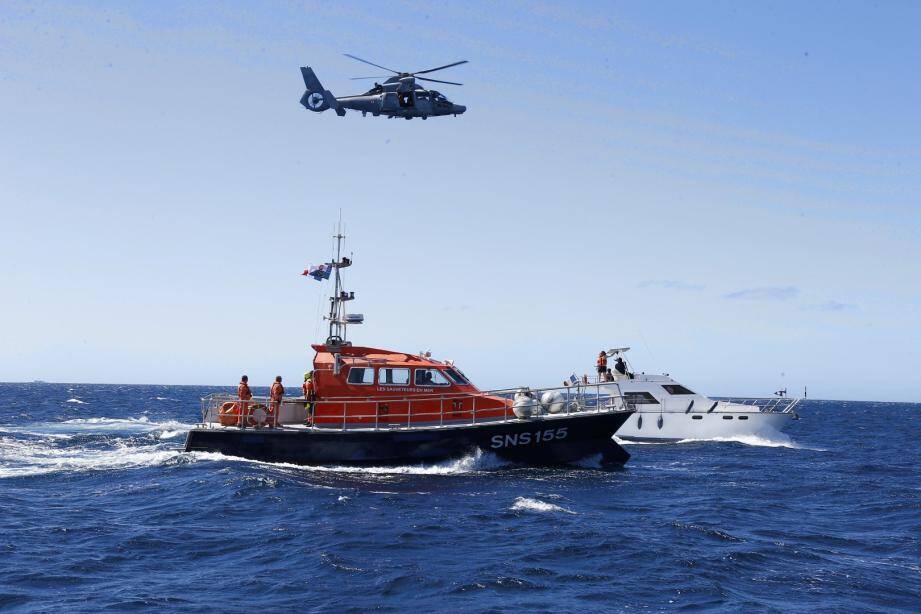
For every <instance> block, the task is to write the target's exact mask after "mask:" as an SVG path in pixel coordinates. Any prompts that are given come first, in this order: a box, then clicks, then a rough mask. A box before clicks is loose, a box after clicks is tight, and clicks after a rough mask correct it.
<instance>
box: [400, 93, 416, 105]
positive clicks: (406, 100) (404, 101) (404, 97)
mask: <svg viewBox="0 0 921 614" xmlns="http://www.w3.org/2000/svg"><path fill="white" fill-rule="evenodd" d="M398 99H399V101H400V106H401V107H404V108H405V107H411V106H413V104H414V103H413V92H400V95H399V98H398Z"/></svg>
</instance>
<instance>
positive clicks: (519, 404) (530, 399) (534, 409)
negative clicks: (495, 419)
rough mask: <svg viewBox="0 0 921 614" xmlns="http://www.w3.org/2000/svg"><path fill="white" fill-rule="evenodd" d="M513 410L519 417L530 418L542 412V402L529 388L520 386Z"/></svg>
mask: <svg viewBox="0 0 921 614" xmlns="http://www.w3.org/2000/svg"><path fill="white" fill-rule="evenodd" d="M512 411H513V412H514V413H515V415H516V416H518V417H519V418H530V417H531V416H535V415H537V414H539V413H540V402H539V401H538V400H537V399H535V398H534V396H533V395H532V394H531V391H530V390H529V389H528V388H519V389H518V392H516V393H515V402H514V404H513V405H512Z"/></svg>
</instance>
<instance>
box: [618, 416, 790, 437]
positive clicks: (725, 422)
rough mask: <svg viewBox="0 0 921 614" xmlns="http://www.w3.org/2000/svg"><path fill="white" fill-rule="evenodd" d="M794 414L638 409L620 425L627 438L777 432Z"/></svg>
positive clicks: (766, 433) (721, 435)
mask: <svg viewBox="0 0 921 614" xmlns="http://www.w3.org/2000/svg"><path fill="white" fill-rule="evenodd" d="M794 416H795V414H792V413H767V412H728V411H726V412H724V411H716V412H712V413H703V412H693V413H683V412H682V413H678V412H661V413H660V412H657V411H649V412H637V413H636V414H634V415H633V416H631V417H630V418H629V419H628V420H627V421H625V422H624V425H623V426H621V427H620V429H618V431H617V433H616V436H617V438H618V439H621V440H624V441H682V440H685V439H719V438H738V437H765V436H770V435H777V433H779V432H780V431H781V430H782V429H783V428H785V427H786V426H787V425H788V424H789V423H790V421H791V420H793V419H794Z"/></svg>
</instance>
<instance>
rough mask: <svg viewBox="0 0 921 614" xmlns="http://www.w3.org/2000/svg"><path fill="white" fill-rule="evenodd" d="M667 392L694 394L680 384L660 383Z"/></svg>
mask: <svg viewBox="0 0 921 614" xmlns="http://www.w3.org/2000/svg"><path fill="white" fill-rule="evenodd" d="M662 387H663V388H665V392H667V393H668V394H694V393H693V392H691V391H690V390H688V389H687V388H685V387H684V386H682V385H681V384H662Z"/></svg>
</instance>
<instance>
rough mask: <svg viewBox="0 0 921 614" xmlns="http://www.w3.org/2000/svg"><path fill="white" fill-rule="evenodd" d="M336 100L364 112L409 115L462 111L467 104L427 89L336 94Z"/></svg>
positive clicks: (428, 115)
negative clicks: (456, 102)
mask: <svg viewBox="0 0 921 614" xmlns="http://www.w3.org/2000/svg"><path fill="white" fill-rule="evenodd" d="M336 102H338V103H339V106H340V107H342V108H344V109H352V110H353V111H361V113H362V114H367V113H371V114H372V115H374V116H378V115H386V116H388V117H405V118H407V119H411V118H413V117H421V118H423V119H425V118H427V117H433V116H438V115H460V114H462V113H464V111H466V110H467V107H465V106H464V105H460V104H454V103H453V102H451V101H450V100H448V99H446V98H444V97H443V96H441V97H439V96H436V95H433V92H430V91H426V90H414V91H409V92H396V91H394V92H381V93H379V94H360V95H358V96H343V97H342V98H337V99H336Z"/></svg>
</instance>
